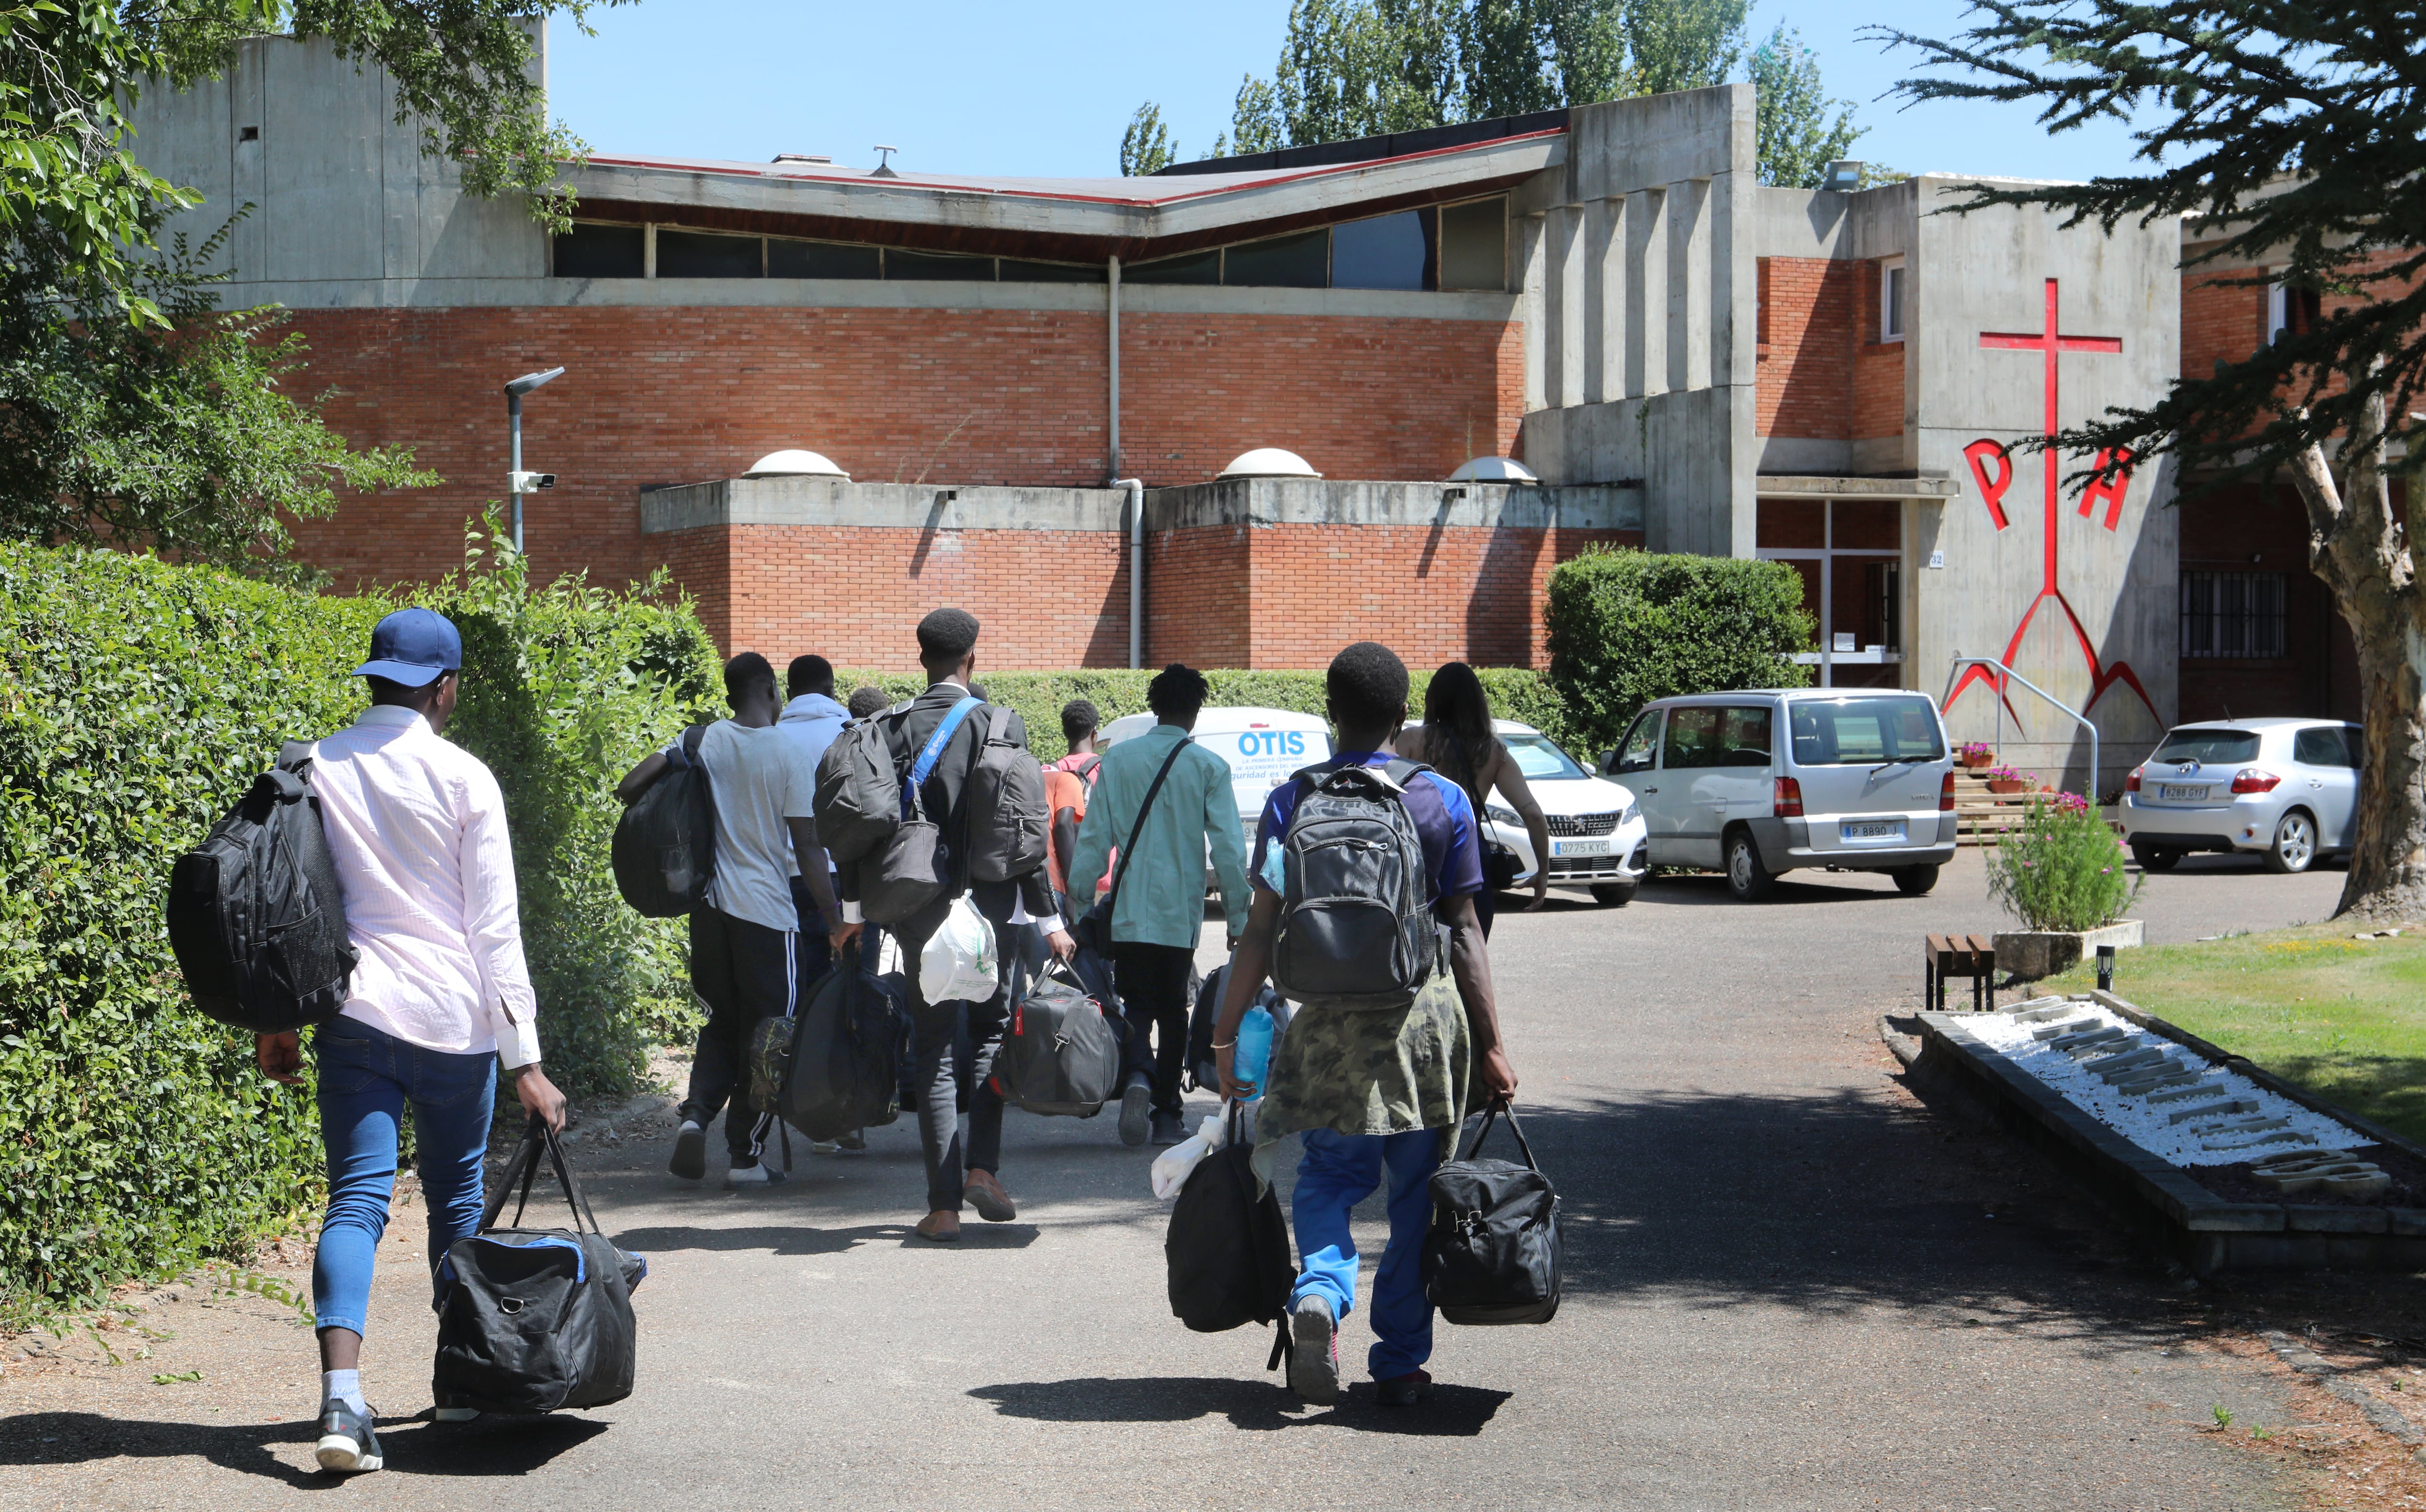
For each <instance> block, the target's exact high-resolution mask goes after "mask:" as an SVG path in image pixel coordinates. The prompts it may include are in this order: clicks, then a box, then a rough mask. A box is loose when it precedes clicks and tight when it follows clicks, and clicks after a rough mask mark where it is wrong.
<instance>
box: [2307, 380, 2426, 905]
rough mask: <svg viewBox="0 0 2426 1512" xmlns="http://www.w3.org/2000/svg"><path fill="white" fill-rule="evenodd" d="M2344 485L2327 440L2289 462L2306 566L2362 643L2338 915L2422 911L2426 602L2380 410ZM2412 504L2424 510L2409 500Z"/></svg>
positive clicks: (2355, 445) (2348, 451) (2356, 438)
mask: <svg viewBox="0 0 2426 1512" xmlns="http://www.w3.org/2000/svg"><path fill="white" fill-rule="evenodd" d="M2343 455H2344V456H2345V457H2347V458H2348V459H2349V460H2350V464H2349V468H2348V475H2347V480H2348V487H2347V490H2346V491H2341V490H2337V489H2336V488H2335V486H2334V478H2333V473H2332V471H2331V470H2330V469H2329V468H2328V467H2327V466H2326V465H2325V457H2324V452H2323V450H2322V448H2321V447H2317V446H2315V445H2311V446H2310V447H2308V449H2307V451H2306V452H2305V454H2304V455H2303V456H2302V457H2301V458H2300V459H2299V462H2298V463H2297V464H2296V465H2294V466H2293V468H2292V469H2291V476H2292V481H2293V482H2294V483H2296V484H2297V485H2298V487H2299V490H2300V498H2301V501H2302V502H2303V503H2305V505H2306V506H2307V509H2308V564H2309V565H2310V566H2311V567H2313V568H2314V569H2315V570H2316V573H2317V576H2318V577H2321V578H2322V579H2323V580H2324V583H2325V586H2326V587H2327V588H2329V589H2331V590H2332V591H2333V595H2334V607H2335V608H2336V609H2337V610H2340V611H2341V616H2342V619H2343V621H2344V623H2346V624H2348V625H2349V626H2350V629H2351V639H2352V640H2353V642H2355V643H2356V645H2357V648H2358V671H2359V697H2360V704H2359V707H2360V709H2361V710H2362V717H2363V718H2364V720H2365V722H2366V736H2365V749H2364V750H2363V751H2362V752H2361V753H2360V756H2359V763H2360V764H2359V774H2358V809H2357V813H2356V815H2355V825H2356V833H2355V835H2354V836H2353V840H2352V845H2351V856H2350V879H2349V881H2348V882H2346V883H2345V884H2344V885H2343V886H2342V899H2341V904H2340V906H2339V907H2338V908H2337V909H2336V910H2335V912H2336V914H2337V915H2341V914H2358V915H2361V916H2364V917H2366V918H2369V919H2382V920H2386V921H2394V920H2415V919H2426V600H2421V598H2420V594H2419V589H2418V577H2417V571H2416V567H2415V563H2414V562H2413V561H2412V559H2411V557H2410V553H2409V545H2408V542H2407V540H2406V539H2405V537H2404V535H2403V533H2402V526H2401V522H2400V521H2399V520H2398V519H2397V518H2396V517H2395V516H2394V514H2393V512H2392V496H2391V490H2390V488H2389V487H2388V486H2387V484H2386V480H2385V476H2384V407H2383V404H2382V402H2381V401H2380V400H2379V401H2378V402H2377V403H2376V404H2375V405H2374V406H2373V407H2372V408H2371V409H2370V410H2369V413H2368V415H2366V417H2365V418H2364V419H2363V420H2362V422H2361V423H2360V424H2359V425H2358V426H2357V427H2356V428H2355V429H2354V430H2353V433H2352V435H2351V437H2350V440H2349V443H2348V445H2347V446H2346V447H2345V448H2344V452H2343ZM2410 512H2411V515H2412V517H2413V518H2415V517H2417V515H2418V508H2417V506H2416V504H2415V502H2414V501H2413V503H2412V504H2411V509H2410Z"/></svg>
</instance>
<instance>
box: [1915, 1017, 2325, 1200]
mask: <svg viewBox="0 0 2426 1512" xmlns="http://www.w3.org/2000/svg"><path fill="white" fill-rule="evenodd" d="M2033 1006H2037V1007H2053V1006H2057V1005H2056V1004H2055V1003H2053V1002H2052V1001H2046V1000H2043V1001H2042V1002H2040V1003H2038V1004H2035V1005H2033V1004H2023V1005H2022V1006H2021V1007H2019V1008H2016V1009H2009V1010H2007V1011H2005V1012H2003V1013H1994V1014H1965V1015H1963V1016H1962V1024H1963V1027H1964V1028H1965V1029H1967V1030H1969V1031H1970V1032H1972V1033H1973V1034H1975V1035H1977V1036H1978V1037H1979V1039H1980V1042H1981V1044H1983V1045H1986V1046H1988V1047H1990V1048H1991V1049H1996V1050H1998V1051H2001V1052H2002V1053H2003V1054H2004V1056H2005V1057H2006V1059H2008V1060H2010V1061H2012V1062H2013V1063H2014V1065H2018V1066H2020V1067H2021V1068H2022V1069H2024V1070H2026V1071H2028V1072H2030V1075H2032V1076H2034V1077H2036V1078H2038V1079H2039V1080H2040V1081H2043V1082H2045V1083H2046V1085H2047V1086H2049V1087H2052V1088H2054V1089H2055V1090H2056V1091H2057V1092H2059V1093H2061V1094H2062V1095H2063V1097H2064V1098H2065V1099H2066V1100H2067V1101H2069V1102H2071V1103H2072V1105H2073V1106H2074V1107H2076V1108H2078V1109H2080V1110H2081V1111H2083V1112H2084V1113H2087V1114H2089V1115H2090V1116H2092V1117H2094V1118H2095V1119H2097V1120H2098V1122H2100V1123H2102V1124H2104V1125H2106V1127H2108V1128H2109V1129H2111V1130H2114V1131H2115V1132H2116V1133H2118V1134H2121V1135H2122V1136H2123V1137H2124V1138H2126V1139H2127V1140H2129V1141H2130V1142H2131V1143H2133V1144H2134V1145H2137V1146H2140V1147H2141V1148H2142V1149H2144V1150H2146V1151H2147V1152H2148V1153H2150V1154H2152V1155H2154V1156H2156V1157H2157V1158H2158V1159H2159V1160H2163V1161H2167V1162H2171V1163H2173V1164H2175V1165H2181V1166H2193V1165H2231V1164H2233V1163H2235V1162H2240V1161H2256V1160H2262V1159H2264V1158H2265V1157H2267V1156H2270V1155H2282V1154H2288V1153H2289V1152H2291V1151H2294V1150H2301V1149H2343V1150H2348V1149H2356V1148H2358V1147H2360V1146H2363V1145H2366V1144H2368V1143H2369V1140H2368V1139H2367V1136H2366V1135H2364V1134H2362V1133H2360V1132H2359V1131H2358V1130H2354V1129H2352V1128H2350V1127H2349V1126H2348V1125H2346V1124H2343V1123H2340V1122H2338V1121H2337V1120H2335V1119H2332V1118H2328V1117H2326V1116H2325V1115H2324V1114H2321V1113H2312V1112H2310V1111H2309V1110H2308V1109H2305V1108H2303V1107H2301V1106H2300V1105H2299V1104H2298V1103H2296V1102H2293V1101H2291V1100H2290V1099H2289V1098H2288V1097H2280V1096H2278V1095H2276V1094H2274V1093H2272V1092H2269V1091H2267V1090H2266V1089H2265V1088H2263V1087H2260V1086H2259V1085H2257V1083H2256V1082H2255V1081H2250V1080H2249V1079H2248V1078H2247V1077H2244V1076H2241V1075H2240V1074H2238V1073H2237V1072H2233V1071H2227V1070H2224V1069H2222V1068H2220V1067H2216V1066H2213V1065H2211V1063H2208V1062H2207V1061H2205V1060H2204V1059H2202V1058H2201V1057H2200V1056H2198V1055H2196V1054H2194V1053H2192V1052H2191V1050H2190V1049H2187V1048H2185V1047H2183V1046H2180V1045H2177V1044H2175V1042H2174V1041H2172V1040H2169V1039H2167V1038H2165V1037H2164V1036H2163V1035H2161V1034H2151V1033H2149V1032H2147V1031H2146V1030H2143V1029H2142V1028H2140V1027H2139V1026H2138V1025H2136V1024H2134V1023H2132V1022H2131V1021H2130V1020H2128V1019H2127V1018H2125V1017H2123V1016H2121V1015H2120V1014H2117V1013H2115V1012H2113V1011H2112V1010H2111V1009H2109V1008H2106V1007H2103V1006H2101V1005H2100V1004H2098V1003H2095V1002H2092V1001H2088V1000H2075V1001H2072V1002H2069V1003H2064V1004H2062V1007H2063V1008H2064V1010H2065V1011H2064V1012H2063V1013H2062V1015H2060V1016H2058V1017H2057V1018H2052V1019H2050V1018H2041V1019H2036V1020H2025V1019H2021V1018H2017V1017H2016V1016H2015V1015H2016V1014H2019V1013H2027V1012H2029V1011H2030V1009H2031V1008H2032V1007H2033ZM2057 1022H2062V1023H2063V1024H2065V1025H2066V1026H2067V1027H2066V1032H2075V1030H2076V1029H2078V1030H2080V1031H2087V1030H2093V1029H2105V1028H2113V1029H2120V1030H2122V1031H2123V1032H2124V1034H2123V1037H2122V1038H2120V1039H2117V1040H2114V1041H2111V1042H2110V1043H2108V1044H2105V1045H2102V1046H2100V1047H2099V1048H2098V1050H2097V1055H2100V1056H2102V1055H2107V1054H2119V1053H2125V1052H2134V1051H2142V1050H2152V1049H2153V1050H2159V1051H2164V1052H2167V1053H2169V1054H2170V1056H2171V1057H2172V1059H2174V1060H2175V1061H2178V1062H2183V1063H2186V1064H2188V1065H2191V1067H2192V1068H2193V1069H2197V1068H2205V1073H2206V1074H2205V1075H2204V1076H2203V1077H2201V1078H2200V1079H2199V1080H2198V1081H2196V1082H2195V1083H2194V1085H2195V1086H2196V1087H2198V1088H2199V1095H2197V1096H2195V1097H2172V1098H2168V1099H2166V1100H2163V1101H2159V1102H2153V1103H2152V1102H2150V1101H2149V1100H2148V1095H2147V1094H2145V1093H2143V1094H2140V1095H2138V1096H2126V1095H2125V1094H2124V1093H2123V1092H2121V1091H2119V1090H2118V1089H2117V1087H2116V1085H2115V1084H2114V1083H2111V1082H2110V1081H2107V1080H2106V1079H2105V1078H2103V1077H2100V1076H2098V1075H2097V1074H2095V1072H2094V1071H2093V1070H2092V1069H2091V1067H2092V1066H2094V1065H2096V1064H2097V1061H2096V1057H2095V1056H2093V1057H2091V1058H2089V1059H2087V1060H2086V1061H2081V1060H2076V1059H2074V1057H2073V1056H2072V1055H2071V1054H2070V1053H2069V1052H2067V1051H2065V1050H2060V1049H2055V1048H2054V1045H2053V1043H2052V1042H2050V1041H2047V1040H2042V1039H2039V1038H2037V1037H2036V1033H2035V1032H2037V1031H2040V1030H2044V1029H2046V1028H2048V1027H2050V1026H2051V1025H2053V1024H2055V1023H2057ZM2123 1081H2126V1082H2127V1081H2129V1078H2124V1079H2123ZM2171 1090H2173V1089H2171V1088H2160V1089H2158V1092H2159V1096H2162V1094H2163V1093H2164V1092H2167V1091H2171ZM2224 1101H2235V1102H2246V1103H2255V1104H2256V1108H2255V1110H2245V1109H2244V1110H2236V1111H2233V1112H2231V1113H2224V1114H2212V1115H2208V1116H2205V1117H2191V1118H2187V1119H2183V1120H2182V1121H2180V1122H2175V1115H2176V1114H2181V1113H2184V1112H2187V1111H2190V1110H2193V1109H2198V1108H2202V1107H2206V1106H2208V1105H2211V1104H2214V1103H2218V1102H2224ZM2278 1118H2279V1119H2282V1120H2284V1121H2283V1122H2282V1123H2281V1124H2280V1125H2278V1126H2276V1127H2274V1128H2272V1129H2266V1130H2255V1129H2253V1130H2247V1131H2244V1132H2233V1131H2230V1130H2229V1126H2230V1125H2232V1124H2237V1123H2247V1122H2250V1121H2253V1120H2255V1121H2257V1122H2272V1120H2274V1119H2278ZM2267 1135H2272V1138H2271V1139H2268V1140H2266V1142H2265V1143H2252V1141H2256V1140H2258V1139H2260V1138H2262V1137H2264V1136H2267ZM2301 1136H2305V1138H2303V1137H2301ZM2220 1146H2222V1147H2220Z"/></svg>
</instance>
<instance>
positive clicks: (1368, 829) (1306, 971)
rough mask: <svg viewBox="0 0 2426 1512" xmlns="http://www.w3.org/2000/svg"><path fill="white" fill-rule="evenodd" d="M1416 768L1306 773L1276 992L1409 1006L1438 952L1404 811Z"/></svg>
mask: <svg viewBox="0 0 2426 1512" xmlns="http://www.w3.org/2000/svg"><path fill="white" fill-rule="evenodd" d="M1430 771H1431V768H1430V767H1427V766H1424V765H1423V764H1421V763H1420V762H1415V761H1404V760H1400V759H1399V758H1397V757H1395V756H1394V757H1392V758H1391V760H1390V762H1389V764H1388V765H1386V766H1380V767H1367V766H1353V765H1351V766H1331V765H1328V764H1325V765H1323V766H1318V767H1308V768H1306V769H1305V770H1304V771H1303V772H1298V773H1297V774H1296V775H1295V776H1294V777H1293V778H1292V779H1291V780H1292V781H1294V782H1296V783H1297V784H1298V785H1299V791H1298V802H1297V810H1296V812H1295V813H1293V814H1291V815H1290V816H1289V823H1288V830H1287V832H1286V834H1284V835H1283V836H1282V837H1281V842H1280V843H1281V858H1282V866H1283V880H1284V882H1285V886H1284V887H1283V888H1282V894H1281V902H1282V907H1281V919H1280V932H1279V935H1277V936H1276V937H1275V938H1274V940H1273V942H1272V985H1273V986H1275V987H1278V988H1279V989H1280V992H1281V996H1282V997H1285V998H1288V999H1291V1000H1294V1001H1296V1002H1299V1003H1302V1004H1303V1005H1304V1006H1305V1007H1308V1008H1353V1009H1387V1008H1404V1007H1406V1006H1407V1005H1408V1004H1410V1003H1412V1002H1414V1001H1415V993H1416V992H1417V991H1418V990H1419V989H1421V988H1422V986H1423V984H1425V983H1426V982H1427V981H1429V980H1431V974H1432V967H1433V966H1434V965H1435V964H1436V962H1437V961H1438V959H1439V955H1440V935H1439V931H1438V928H1437V926H1436V925H1435V924H1434V922H1433V920H1432V907H1431V880H1430V878H1428V877H1427V876H1426V875H1425V872H1424V842H1423V838H1422V837H1421V836H1419V835H1417V834H1416V833H1415V819H1414V817H1413V816H1411V815H1410V814H1409V813H1408V812H1407V805H1406V801H1405V793H1406V787H1407V784H1408V783H1409V782H1411V781H1413V780H1414V779H1415V774H1416V773H1417V772H1430Z"/></svg>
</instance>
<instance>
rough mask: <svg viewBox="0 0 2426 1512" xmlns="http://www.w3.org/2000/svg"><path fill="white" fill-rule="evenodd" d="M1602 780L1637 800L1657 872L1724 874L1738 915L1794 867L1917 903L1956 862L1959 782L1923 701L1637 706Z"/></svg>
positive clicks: (1760, 697) (1698, 700) (1813, 696)
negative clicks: (1855, 875)
mask: <svg viewBox="0 0 2426 1512" xmlns="http://www.w3.org/2000/svg"><path fill="white" fill-rule="evenodd" d="M1602 770H1603V771H1604V772H1607V773H1608V774H1609V775H1610V776H1613V777H1616V778H1618V779H1619V780H1621V781H1623V782H1625V784H1626V785H1627V786H1628V787H1630V788H1632V789H1634V793H1635V796H1636V798H1637V799H1638V800H1639V801H1640V802H1641V804H1642V817H1643V820H1644V821H1645V824H1646V826H1647V830H1648V837H1647V844H1648V856H1649V861H1650V863H1651V864H1652V865H1655V866H1677V867H1706V868H1714V869H1716V870H1722V871H1723V872H1725V873H1726V878H1727V888H1728V890H1729V891H1730V892H1732V893H1734V894H1735V896H1736V897H1738V898H1739V899H1743V900H1746V901H1750V900H1754V899H1758V898H1765V897H1767V896H1768V895H1769V893H1770V890H1771V883H1772V881H1773V879H1775V878H1776V877H1777V876H1778V874H1779V873H1781V872H1786V871H1791V870H1795V869H1797V868H1801V867H1825V868H1826V869H1827V870H1831V871H1880V872H1884V873H1885V874H1886V875H1888V876H1890V877H1892V878H1894V879H1895V885H1896V889H1897V890H1898V891H1900V892H1903V893H1906V894H1913V895H1917V894H1920V893H1925V892H1927V891H1929V890H1930V889H1931V888H1932V887H1933V886H1936V885H1937V869H1938V868H1939V867H1941V866H1943V865H1945V864H1946V863H1947V862H1949V861H1950V860H1952V859H1953V858H1954V834H1955V831H1954V825H1955V820H1954V768H1953V765H1952V763H1951V761H1950V760H1949V757H1948V754H1947V746H1946V726H1945V724H1944V723H1942V722H1941V721H1940V720H1939V719H1938V717H1937V706H1936V705H1935V704H1934V703H1932V702H1931V701H1930V699H1929V697H1928V696H1927V695H1926V694H1923V693H1917V692H1899V691H1876V692H1871V691H1851V690H1847V689H1827V688H1789V689H1754V690H1748V691H1743V692H1733V693H1695V694H1691V695H1689V696H1686V697H1682V698H1663V699H1660V700H1658V702H1656V703H1653V704H1649V705H1646V706H1644V707H1643V709H1642V713H1640V714H1638V715H1636V716H1635V719H1634V723H1632V724H1631V725H1629V726H1627V728H1626V732H1625V739H1624V740H1621V741H1620V742H1619V743H1618V744H1617V745H1616V746H1615V747H1614V748H1613V749H1611V750H1610V751H1609V752H1608V753H1607V754H1606V755H1605V756H1603V757H1602Z"/></svg>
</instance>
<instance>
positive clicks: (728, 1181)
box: [724, 1162, 784, 1187]
mask: <svg viewBox="0 0 2426 1512" xmlns="http://www.w3.org/2000/svg"><path fill="white" fill-rule="evenodd" d="M724 1184H725V1185H726V1186H727V1187H744V1186H781V1185H783V1184H784V1173H783V1172H781V1171H775V1170H769V1169H768V1167H767V1166H766V1165H765V1164H764V1163H763V1162H762V1163H760V1164H757V1165H736V1166H735V1167H734V1168H733V1169H731V1170H729V1171H727V1172H725V1173H724Z"/></svg>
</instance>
